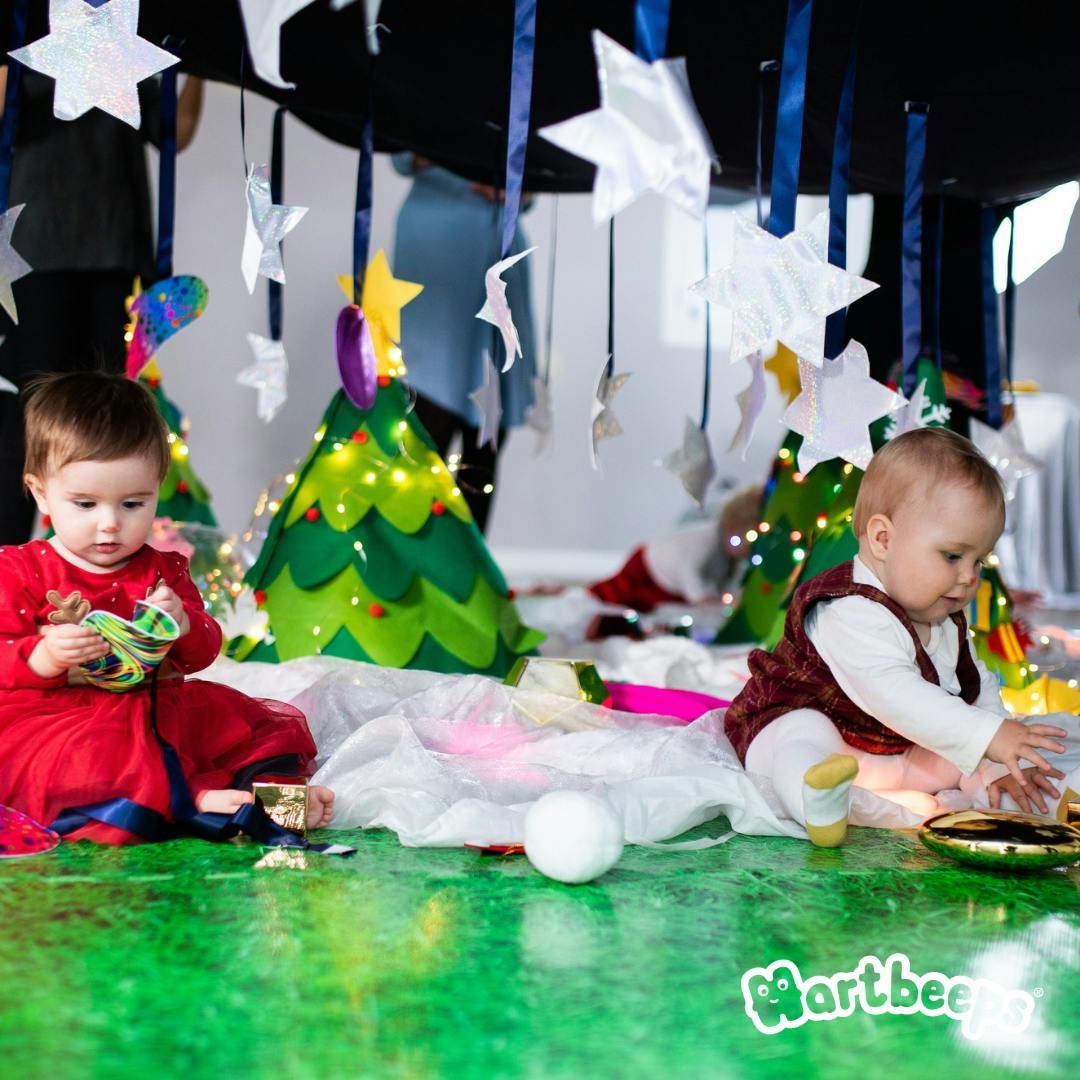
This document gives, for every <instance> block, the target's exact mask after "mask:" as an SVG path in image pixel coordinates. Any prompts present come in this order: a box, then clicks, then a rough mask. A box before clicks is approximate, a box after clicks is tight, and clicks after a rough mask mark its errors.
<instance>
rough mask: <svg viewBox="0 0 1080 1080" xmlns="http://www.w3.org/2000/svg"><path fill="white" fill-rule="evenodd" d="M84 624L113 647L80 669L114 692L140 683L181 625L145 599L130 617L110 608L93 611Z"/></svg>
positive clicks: (88, 677) (103, 687)
mask: <svg viewBox="0 0 1080 1080" xmlns="http://www.w3.org/2000/svg"><path fill="white" fill-rule="evenodd" d="M82 625H83V626H89V627H90V628H91V629H93V630H96V631H97V632H98V633H99V634H100V635H101V636H102V637H103V638H104V639H105V640H106V641H107V642H108V643H109V646H110V650H109V652H107V653H106V654H105V655H104V656H103V657H101V658H100V659H99V660H94V661H92V662H91V663H89V664H84V665H82V667H81V668H80V670H81V671H82V673H83V676H84V677H85V678H86V681H87V682H89V683H92V684H93V685H94V686H97V687H100V688H101V689H102V690H111V691H113V692H114V693H123V691H125V690H131V689H133V688H134V687H136V686H138V685H139V683H141V682H142V681H143V679H145V678H146V677H147V675H150V674H151V673H152V672H153V671H154V669H155V668H156V667H157V666H158V664H160V663H161V661H162V660H164V659H165V654H166V653H167V652H168V651H169V647H170V646H171V645H172V643H173V642H174V641H175V640H176V639H177V638H178V637H179V636H180V627H179V626H178V625H177V624H176V620H175V619H174V618H173V617H172V616H171V615H170V614H169V613H168V612H167V611H162V609H161V608H159V607H155V606H154V605H153V604H148V603H146V602H145V601H143V600H138V601H136V603H135V614H134V615H133V616H132V618H131V619H130V620H128V619H123V618H121V617H120V616H119V615H114V614H113V613H112V612H111V611H91V612H90V614H89V615H87V616H86V618H85V619H83V620H82Z"/></svg>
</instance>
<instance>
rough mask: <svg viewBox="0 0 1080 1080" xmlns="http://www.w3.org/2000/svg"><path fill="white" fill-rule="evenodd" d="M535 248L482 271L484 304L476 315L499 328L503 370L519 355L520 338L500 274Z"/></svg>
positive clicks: (512, 363)
mask: <svg viewBox="0 0 1080 1080" xmlns="http://www.w3.org/2000/svg"><path fill="white" fill-rule="evenodd" d="M535 250H536V248H535V247H531V248H529V249H528V250H527V251H520V252H518V254H516V255H511V256H510V257H509V258H507V259H500V260H499V261H498V262H497V263H495V264H494V265H493V266H489V267H488V268H487V270H485V271H484V296H485V300H484V306H483V307H482V308H481V309H480V310H479V311H478V312H477V313H476V317H477V318H478V319H483V320H484V322H489V323H491V325H492V326H497V327H498V328H499V333H500V334H502V339H503V345H504V346H505V348H506V361H505V362H504V363H503V371H509V370H510V368H511V367H513V365H514V361H515V360H516V359H517V358H518V357H519V356H520V355H521V340H520V338H519V337H518V332H517V327H516V326H515V325H514V314H513V312H512V311H511V310H510V305H509V304H508V303H507V301H506V282H505V281H503V279H502V275H503V274H505V273H506V271H507V270H509V269H510V267H511V266H513V265H514V263H517V262H520V261H521V260H522V259H524V258H525V256H526V255H531V254H532V253H533V252H534V251H535Z"/></svg>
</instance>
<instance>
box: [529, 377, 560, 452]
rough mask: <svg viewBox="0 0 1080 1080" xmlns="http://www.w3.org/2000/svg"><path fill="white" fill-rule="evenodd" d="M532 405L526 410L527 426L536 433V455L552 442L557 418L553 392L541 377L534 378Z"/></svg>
mask: <svg viewBox="0 0 1080 1080" xmlns="http://www.w3.org/2000/svg"><path fill="white" fill-rule="evenodd" d="M532 394H533V399H532V404H531V405H530V406H529V407H528V408H527V409H526V410H525V426H526V427H530V428H532V430H533V431H535V432H536V446H535V448H534V453H537V454H539V453H541V452H542V451H543V450H544V449H546V447H547V445H548V443H549V442H550V441H551V433H552V431H554V429H555V416H554V413H553V412H552V410H551V390H550V388H549V387H548V384H547V383H546V382H545V381H544V380H543V379H542V378H540V376H539V375H534V376H533V381H532Z"/></svg>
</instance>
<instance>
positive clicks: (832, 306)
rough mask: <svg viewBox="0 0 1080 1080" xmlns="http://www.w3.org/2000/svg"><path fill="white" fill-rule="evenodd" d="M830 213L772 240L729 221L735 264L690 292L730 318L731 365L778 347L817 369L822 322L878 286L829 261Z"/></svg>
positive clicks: (821, 353)
mask: <svg viewBox="0 0 1080 1080" xmlns="http://www.w3.org/2000/svg"><path fill="white" fill-rule="evenodd" d="M828 240H829V212H828V210H823V211H822V212H821V213H820V214H818V215H817V217H815V218H814V220H813V221H811V222H810V224H809V225H807V226H805V227H804V228H802V229H797V230H796V231H795V232H792V233H788V235H787V236H785V237H782V238H781V239H779V240H778V239H777V238H776V237H775V236H773V235H771V234H770V233H768V232H766V231H765V230H764V229H760V228H758V226H757V225H755V224H754V223H753V222H752V221H747V220H746V218H744V217H741V216H740V215H736V216H735V258H734V261H733V262H732V264H731V265H730V266H727V267H724V268H723V269H722V270H717V271H716V273H713V274H710V275H709V276H708V277H706V278H703V279H702V280H701V281H699V282H697V283H696V284H694V285H692V286H691V289H692V290H693V291H694V292H696V293H700V295H702V296H704V297H705V299H706V300H708V301H710V302H711V303H714V304H725V305H726V306H728V307H730V308H731V309H732V311H733V313H734V318H733V319H732V331H731V362H732V363H733V364H734V363H736V362H738V361H739V360H742V359H743V358H744V357H747V356H752V355H753V354H754V353H756V352H758V351H765V352H767V351H769V348H770V346H771V344H772V342H774V341H780V342H782V343H783V344H784V345H786V346H788V348H790V349H791V351H792V352H794V353H796V354H797V355H798V357H799V359H800V361H809V362H810V363H811V364H813V365H815V366H818V367H820V366H821V361H822V360H823V359H824V357H825V318H826V316H827V315H831V314H832V313H833V312H834V311H839V310H841V308H845V307H847V306H848V305H849V304H851V303H853V302H854V301H855V300H858V299H859V297H860V296H865V295H866V294H867V293H868V292H870V291H872V290H873V289H876V288H877V285H876V284H875V283H874V282H872V281H867V280H866V279H865V278H861V277H859V276H858V275H857V274H849V273H848V272H847V271H846V270H841V269H840V267H838V266H833V265H831V264H830V263H829V261H828V257H827V256H828Z"/></svg>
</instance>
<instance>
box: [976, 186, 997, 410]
mask: <svg viewBox="0 0 1080 1080" xmlns="http://www.w3.org/2000/svg"><path fill="white" fill-rule="evenodd" d="M997 225H998V218H997V213H996V212H995V210H994V208H993V207H992V206H984V207H983V208H982V209H981V210H980V211H979V271H980V278H981V283H982V309H983V362H984V371H985V375H986V422H987V423H988V424H989V425H990V426H991V427H1001V341H1000V338H999V330H998V298H997V292H996V290H995V289H994V232H995V230H996V229H997Z"/></svg>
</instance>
